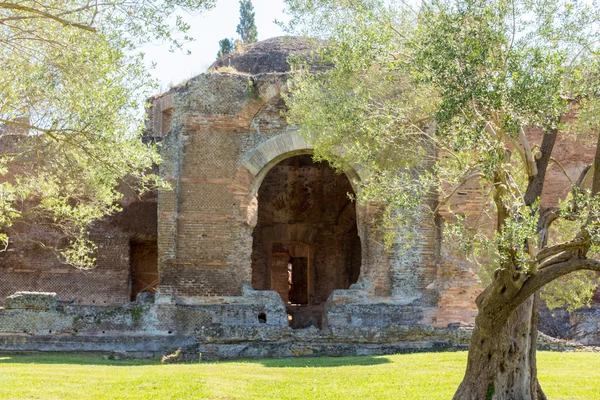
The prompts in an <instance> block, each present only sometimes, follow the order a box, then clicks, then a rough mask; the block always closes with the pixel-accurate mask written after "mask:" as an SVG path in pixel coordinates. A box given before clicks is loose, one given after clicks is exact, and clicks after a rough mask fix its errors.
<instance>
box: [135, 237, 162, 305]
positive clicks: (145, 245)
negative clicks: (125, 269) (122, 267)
mask: <svg viewBox="0 0 600 400" xmlns="http://www.w3.org/2000/svg"><path fill="white" fill-rule="evenodd" d="M129 262H130V265H131V301H135V299H136V297H137V295H138V294H139V293H142V292H150V293H155V292H156V287H157V285H158V246H157V243H156V240H144V241H136V240H131V241H130V242H129Z"/></svg>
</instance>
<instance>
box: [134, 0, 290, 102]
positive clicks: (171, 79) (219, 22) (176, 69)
mask: <svg viewBox="0 0 600 400" xmlns="http://www.w3.org/2000/svg"><path fill="white" fill-rule="evenodd" d="M252 4H253V5H254V12H255V14H256V27H257V29H258V40H264V39H268V38H271V37H275V36H281V35H284V32H283V31H282V30H281V28H279V26H277V25H276V24H275V23H273V21H274V20H275V19H277V20H286V16H285V14H283V9H284V7H285V6H284V4H283V0H253V1H252ZM239 15H240V12H239V2H238V0H217V6H216V7H215V8H213V9H212V10H211V11H208V12H205V13H202V14H200V15H196V16H191V15H187V14H185V15H184V19H185V20H186V22H187V23H189V24H190V26H191V28H190V31H189V35H190V36H192V37H193V38H194V39H195V41H194V42H192V43H188V44H187V45H186V47H185V48H186V49H189V50H190V51H191V52H192V54H191V55H186V54H185V53H184V52H180V51H176V52H175V53H170V52H169V46H168V45H162V46H156V45H148V46H145V47H144V48H143V49H142V50H143V52H144V53H145V54H146V56H145V58H146V60H147V62H148V64H151V63H152V62H155V63H156V64H157V65H156V68H155V69H154V70H152V73H153V75H154V76H155V77H156V78H157V79H158V80H159V82H160V84H161V87H162V90H161V91H165V90H167V88H168V87H169V86H170V85H176V84H178V83H180V82H182V81H184V80H186V79H189V78H191V77H193V76H196V75H198V74H200V73H202V72H205V71H206V69H207V68H208V67H209V66H210V64H212V63H213V61H215V59H216V57H217V51H218V50H219V40H221V39H223V38H226V37H229V38H232V37H233V38H237V37H238V35H237V33H236V32H235V29H236V27H237V24H238V23H239ZM157 92H159V91H158V90H157Z"/></svg>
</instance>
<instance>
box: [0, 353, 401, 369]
mask: <svg viewBox="0 0 600 400" xmlns="http://www.w3.org/2000/svg"><path fill="white" fill-rule="evenodd" d="M104 357H105V356H103V354H98V353H94V354H80V353H74V354H65V353H25V354H23V353H0V367H2V365H8V364H13V365H14V364H75V365H106V366H113V367H131V366H145V365H160V360H159V359H156V358H155V359H142V360H112V359H106V358H104ZM221 363H243V364H246V363H247V364H260V365H262V366H264V367H267V368H331V367H344V366H353V367H356V366H369V365H381V364H389V363H391V361H390V360H389V359H387V358H385V357H374V356H360V357H310V358H309V357H300V358H281V359H273V358H271V359H260V360H254V359H245V360H229V361H210V362H207V363H202V364H221ZM186 364H193V363H186Z"/></svg>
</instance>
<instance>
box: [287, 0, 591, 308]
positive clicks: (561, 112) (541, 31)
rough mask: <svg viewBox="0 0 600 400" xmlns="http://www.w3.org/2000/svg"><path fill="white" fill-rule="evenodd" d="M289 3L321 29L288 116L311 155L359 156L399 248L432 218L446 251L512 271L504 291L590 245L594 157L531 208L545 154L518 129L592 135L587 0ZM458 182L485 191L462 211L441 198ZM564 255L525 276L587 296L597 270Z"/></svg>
mask: <svg viewBox="0 0 600 400" xmlns="http://www.w3.org/2000/svg"><path fill="white" fill-rule="evenodd" d="M286 4H287V12H288V13H289V14H290V15H291V17H292V19H291V22H290V23H289V24H287V28H288V29H289V31H290V32H293V33H299V34H305V35H310V36H313V37H316V38H319V39H325V40H327V41H328V42H327V44H328V45H327V46H325V47H323V48H321V49H320V50H317V51H315V54H314V55H313V56H314V58H315V59H316V61H315V59H311V60H309V61H307V60H304V61H303V60H295V63H294V72H295V74H294V77H293V80H292V82H291V91H290V94H289V96H288V98H287V102H288V105H289V108H290V110H289V114H288V118H289V121H290V122H291V123H293V124H297V125H298V127H299V130H300V133H301V134H302V135H304V137H305V138H306V139H307V140H309V141H310V142H311V143H312V144H313V145H314V147H315V157H317V158H318V159H326V160H328V161H330V162H331V163H332V164H333V165H334V166H335V167H337V168H338V169H340V170H345V169H348V168H356V169H357V171H358V173H359V175H360V176H361V180H360V182H359V185H360V187H361V190H359V192H358V193H357V197H358V200H359V201H362V202H372V203H376V204H384V205H386V207H382V215H381V219H380V225H381V226H383V227H385V229H384V230H385V232H387V233H385V239H386V241H387V242H388V244H392V243H403V244H404V245H408V246H410V245H411V244H414V243H415V241H418V240H419V238H420V233H419V232H420V231H421V230H420V229H419V227H420V226H422V225H423V224H425V223H436V224H438V226H439V225H440V224H443V225H444V227H443V228H444V230H445V233H444V237H445V241H446V243H445V247H446V248H447V249H449V252H450V253H453V252H454V253H455V254H460V255H461V256H463V257H464V256H465V255H466V256H467V257H469V258H470V259H472V260H473V261H476V262H478V263H479V264H480V273H481V276H482V278H483V280H484V282H485V283H486V284H489V283H491V282H492V281H493V280H494V278H495V277H497V276H498V275H499V271H504V272H507V273H506V274H505V275H506V276H512V277H516V278H515V280H514V285H516V286H518V287H516V286H515V289H516V292H515V293H517V291H518V290H520V289H521V287H522V285H524V283H525V282H526V281H528V280H531V279H532V278H533V277H535V276H536V275H538V274H539V273H540V271H541V269H542V268H545V267H547V266H550V265H557V263H558V261H561V262H563V261H565V260H564V259H565V257H567V256H571V255H572V256H573V257H575V258H576V257H580V258H577V259H581V260H583V259H587V258H591V257H592V256H593V255H594V249H595V247H597V246H598V244H599V243H600V236H599V235H598V229H597V228H598V226H599V221H600V214H598V213H597V211H596V210H597V208H598V198H597V196H596V193H595V192H593V191H592V190H593V189H592V183H591V181H592V180H593V177H594V176H595V174H594V168H593V167H592V168H590V169H588V170H587V177H582V178H584V179H581V181H580V182H578V181H577V177H570V178H569V179H570V180H571V181H572V187H571V188H570V191H571V192H572V194H571V195H569V198H567V199H564V201H563V202H562V203H561V205H560V207H551V208H548V207H542V206H541V205H540V201H539V198H537V197H535V196H534V197H532V196H531V195H530V191H531V192H534V191H535V189H536V188H538V189H539V185H540V184H542V185H543V180H544V179H543V174H542V171H539V170H538V168H537V167H538V164H539V162H540V161H539V160H540V159H542V160H543V159H544V157H545V156H544V154H543V153H542V149H541V148H540V144H539V143H533V142H531V141H530V139H529V138H528V136H527V134H526V132H529V131H531V130H538V131H541V132H542V133H543V136H542V137H546V136H548V135H558V136H559V137H562V136H568V135H570V136H573V137H574V138H575V140H581V141H587V142H588V143H589V142H593V143H594V145H595V144H596V142H597V140H598V133H599V129H598V128H599V123H600V100H599V99H600V5H599V4H597V2H596V1H594V0H591V1H579V2H578V1H566V0H514V1H510V0H498V1H484V0H422V1H419V2H409V1H397V0H389V1H380V0H286ZM319 63H320V64H321V65H318V64H319ZM569 115H577V118H574V119H573V118H567V117H568V116H569ZM544 168H546V166H545V165H544ZM465 185H471V187H472V186H473V185H476V186H477V185H478V188H479V193H480V195H481V197H482V199H483V200H484V201H483V202H482V204H481V207H480V209H479V210H478V211H477V212H473V213H471V214H466V213H464V211H463V212H459V211H458V210H454V209H453V207H452V204H453V199H454V198H455V196H456V193H457V192H459V191H460V190H461V189H462V188H464V187H465ZM536 185H538V186H536ZM439 215H442V216H443V218H441V219H440V218H436V216H439ZM548 215H551V216H552V217H551V218H550V219H548V218H546V217H547V216H548ZM567 225H569V227H570V229H569V228H568V227H567ZM575 253H577V254H575ZM557 257H558V258H557ZM560 257H562V258H560ZM567 258H568V257H567ZM575 258H569V260H571V261H569V262H566V263H565V264H564V267H565V268H564V269H562V270H560V272H556V271H553V272H552V274H550V272H548V271H550V269H548V270H547V271H546V272H547V273H546V272H544V273H543V274H541V275H540V276H538V278H536V280H535V281H532V282H535V283H531V285H526V286H525V288H527V290H530V288H531V287H537V286H544V285H547V284H549V282H552V283H551V284H549V285H548V287H547V290H546V291H545V293H546V297H547V299H548V304H549V305H551V306H558V305H563V304H564V301H569V302H570V304H571V306H573V307H574V306H580V305H583V304H586V303H587V302H589V299H590V296H591V293H592V289H593V288H594V287H595V284H596V281H595V274H594V273H592V274H590V273H577V274H571V275H567V273H569V272H573V270H576V269H578V268H579V267H574V266H573V265H575V264H576V263H577V262H576V260H575ZM586 262H587V264H586V267H585V268H589V267H590V265H592V263H591V262H589V261H586ZM567 264H568V265H567ZM561 266H563V264H561ZM567 267H568V268H567ZM596 267H597V266H596V265H595V264H594V265H593V266H592V267H591V268H592V269H597V268H596ZM557 268H558V267H557ZM582 268H583V266H582ZM500 275H502V274H500ZM542 275H543V277H542ZM503 276H504V275H503ZM572 276H574V278H571V277H572ZM538 281H539V282H540V283H537V282H538ZM511 284H512V283H511ZM549 289H552V290H549ZM524 290H525V289H524ZM519 296H520V295H516V296H515V298H520V297H519ZM525 298H526V297H525Z"/></svg>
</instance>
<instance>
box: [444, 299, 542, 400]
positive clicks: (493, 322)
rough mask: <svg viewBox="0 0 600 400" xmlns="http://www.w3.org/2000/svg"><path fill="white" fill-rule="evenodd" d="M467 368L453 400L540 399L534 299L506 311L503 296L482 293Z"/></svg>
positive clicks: (535, 304) (535, 301) (535, 305)
mask: <svg viewBox="0 0 600 400" xmlns="http://www.w3.org/2000/svg"><path fill="white" fill-rule="evenodd" d="M482 295H484V296H485V295H487V296H488V298H486V299H482V300H481V302H480V305H481V306H480V310H479V314H478V315H477V318H476V322H475V329H474V331H473V336H472V338H471V345H470V347H469V359H468V362H467V371H466V373H465V377H464V379H463V381H462V383H461V384H460V386H459V388H458V390H457V392H456V394H455V395H454V399H455V400H484V399H486V400H492V399H493V400H544V399H545V398H546V397H545V396H544V394H543V392H542V391H541V388H540V386H539V384H538V380H537V363H536V351H535V349H536V345H537V299H536V296H537V295H534V296H531V297H530V298H528V299H527V300H526V301H524V302H523V303H522V304H521V305H520V306H518V307H517V308H516V309H515V310H514V312H512V313H507V311H506V310H505V309H504V308H505V307H503V303H504V301H505V300H504V299H503V298H502V296H501V295H500V296H498V295H496V294H488V293H485V292H484V293H483V294H482Z"/></svg>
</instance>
